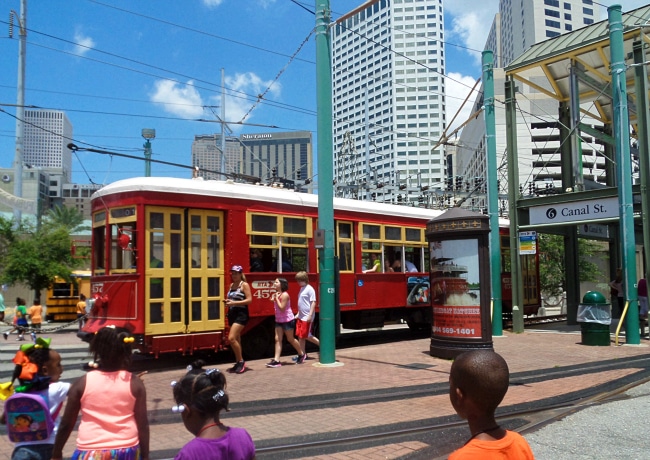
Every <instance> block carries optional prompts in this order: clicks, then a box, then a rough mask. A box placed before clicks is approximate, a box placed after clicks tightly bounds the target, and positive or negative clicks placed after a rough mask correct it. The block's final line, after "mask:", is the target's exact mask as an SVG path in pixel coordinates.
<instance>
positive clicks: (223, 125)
mask: <svg viewBox="0 0 650 460" xmlns="http://www.w3.org/2000/svg"><path fill="white" fill-rule="evenodd" d="M221 173H222V174H225V173H226V77H225V72H224V70H223V67H222V68H221Z"/></svg>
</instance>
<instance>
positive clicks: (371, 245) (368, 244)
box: [361, 241, 380, 250]
mask: <svg viewBox="0 0 650 460" xmlns="http://www.w3.org/2000/svg"><path fill="white" fill-rule="evenodd" d="M379 247H380V246H379V243H377V242H376V241H362V242H361V249H375V250H376V249H379Z"/></svg>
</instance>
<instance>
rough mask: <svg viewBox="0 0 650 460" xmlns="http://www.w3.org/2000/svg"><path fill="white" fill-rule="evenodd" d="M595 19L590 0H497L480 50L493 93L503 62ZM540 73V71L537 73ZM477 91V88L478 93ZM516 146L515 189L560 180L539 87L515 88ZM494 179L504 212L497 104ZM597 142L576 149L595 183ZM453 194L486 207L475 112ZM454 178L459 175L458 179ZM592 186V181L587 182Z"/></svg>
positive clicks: (532, 191)
mask: <svg viewBox="0 0 650 460" xmlns="http://www.w3.org/2000/svg"><path fill="white" fill-rule="evenodd" d="M598 19H599V11H598V8H597V7H596V6H595V5H594V4H593V1H592V0H563V1H558V0H527V1H525V2H521V1H514V0H501V1H500V2H499V13H498V14H497V15H496V16H495V18H494V22H493V24H492V29H491V31H490V33H489V35H488V39H487V41H486V45H485V49H488V50H491V51H492V52H493V53H494V67H495V70H494V74H493V77H494V89H495V97H496V99H498V100H503V98H504V97H505V93H504V84H505V72H504V70H503V67H506V66H507V65H508V64H509V63H510V62H512V61H513V60H514V59H516V58H517V57H518V56H519V55H520V54H522V53H523V52H524V51H526V50H527V49H528V48H529V47H530V46H532V45H533V44H535V43H538V42H541V41H544V40H548V39H550V38H553V37H555V36H558V35H560V34H562V33H569V32H570V31H573V30H577V29H579V28H581V27H585V26H589V25H591V24H593V23H594V22H595V21H598ZM540 77H542V75H540ZM479 94H480V95H482V94H483V90H482V88H481V91H480V93H479ZM517 105H518V108H519V113H518V114H517V132H518V133H519V136H518V138H517V150H518V159H519V164H518V170H519V184H520V187H521V190H520V193H522V194H523V195H539V194H545V193H551V191H552V190H553V189H554V188H555V187H558V186H559V185H560V184H561V174H560V167H559V163H558V161H559V149H560V142H559V139H560V135H559V131H558V129H559V128H558V126H557V123H556V120H557V117H558V108H557V101H555V100H552V99H550V98H549V97H548V96H546V95H544V94H543V93H542V92H539V91H536V90H534V89H532V88H531V87H530V86H526V85H524V86H523V88H522V89H520V92H519V93H518V98H517ZM482 106H483V100H482V99H479V100H477V101H475V102H474V107H473V109H472V113H473V112H475V111H477V110H480V108H481V107H482ZM495 118H496V147H497V164H498V171H497V179H498V180H499V196H500V197H501V198H500V202H499V207H500V210H501V211H503V213H505V212H507V209H508V203H507V190H508V183H507V167H506V163H507V162H506V153H507V152H506V119H505V109H504V107H503V105H502V104H495ZM598 150H599V147H598V146H597V145H596V142H594V141H593V140H592V139H590V138H588V137H583V145H582V154H583V157H585V160H584V161H583V165H584V167H585V171H584V176H585V179H587V180H589V181H590V184H597V183H599V182H601V181H602V179H603V177H604V158H603V157H602V156H599V155H598V154H597V151H598ZM455 151H456V154H455V158H456V162H455V165H454V171H453V172H452V175H453V176H454V177H453V178H452V181H451V182H453V187H451V189H452V190H450V191H451V192H453V194H455V195H456V200H459V199H460V200H462V199H463V198H464V197H465V196H468V195H469V198H468V199H466V200H465V201H464V204H463V207H469V208H472V209H475V210H477V211H484V210H486V209H487V197H486V186H485V183H486V180H487V175H486V165H487V156H486V142H485V121H484V118H483V117H478V118H477V119H474V120H472V121H470V122H469V123H468V124H467V125H466V126H465V127H464V128H463V131H462V133H461V135H460V138H459V140H458V142H457V143H456V146H455ZM459 178H460V179H459ZM590 186H597V185H590Z"/></svg>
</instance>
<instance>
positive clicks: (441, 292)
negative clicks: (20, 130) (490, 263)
mask: <svg viewBox="0 0 650 460" xmlns="http://www.w3.org/2000/svg"><path fill="white" fill-rule="evenodd" d="M429 248H430V251H431V295H432V299H433V303H434V304H436V305H463V306H468V305H479V300H480V297H481V296H480V284H479V280H480V278H479V261H478V239H463V240H446V241H432V242H431V243H430V245H429ZM479 325H480V324H479Z"/></svg>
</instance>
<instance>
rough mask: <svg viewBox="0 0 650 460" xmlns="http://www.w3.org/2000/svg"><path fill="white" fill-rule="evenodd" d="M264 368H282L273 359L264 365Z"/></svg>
mask: <svg viewBox="0 0 650 460" xmlns="http://www.w3.org/2000/svg"><path fill="white" fill-rule="evenodd" d="M266 367H282V363H281V362H280V361H276V360H275V359H272V360H271V361H269V362H268V363H266Z"/></svg>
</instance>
